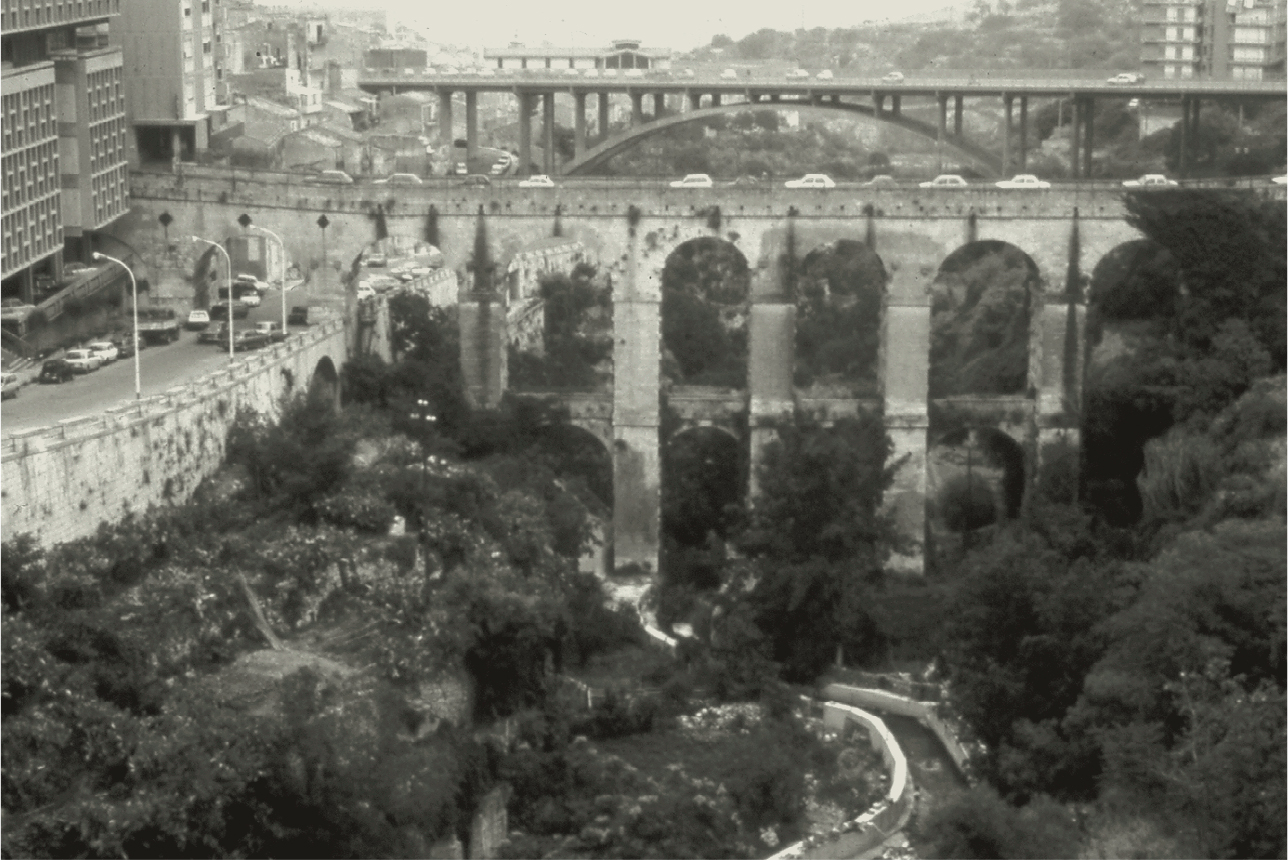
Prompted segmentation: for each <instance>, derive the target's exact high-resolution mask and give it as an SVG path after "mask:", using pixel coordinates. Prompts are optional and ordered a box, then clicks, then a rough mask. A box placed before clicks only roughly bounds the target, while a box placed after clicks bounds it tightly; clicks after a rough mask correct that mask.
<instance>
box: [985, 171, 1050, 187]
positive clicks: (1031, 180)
mask: <svg viewBox="0 0 1288 860" xmlns="http://www.w3.org/2000/svg"><path fill="white" fill-rule="evenodd" d="M994 184H995V185H997V187H998V188H1050V187H1051V183H1050V182H1044V181H1043V180H1041V179H1038V178H1037V177H1036V176H1034V175H1033V174H1032V173H1018V174H1016V175H1015V176H1014V177H1013V178H1011V179H1003V180H1002V181H1001V182H997V183H994Z"/></svg>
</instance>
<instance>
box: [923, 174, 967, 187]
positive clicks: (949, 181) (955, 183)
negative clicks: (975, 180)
mask: <svg viewBox="0 0 1288 860" xmlns="http://www.w3.org/2000/svg"><path fill="white" fill-rule="evenodd" d="M968 185H970V183H969V182H967V181H966V180H965V179H962V178H961V177H960V176H958V175H957V174H956V173H942V174H940V175H939V176H936V177H935V178H934V179H932V180H930V181H929V182H922V183H921V187H922V188H966V187H967V186H968Z"/></svg>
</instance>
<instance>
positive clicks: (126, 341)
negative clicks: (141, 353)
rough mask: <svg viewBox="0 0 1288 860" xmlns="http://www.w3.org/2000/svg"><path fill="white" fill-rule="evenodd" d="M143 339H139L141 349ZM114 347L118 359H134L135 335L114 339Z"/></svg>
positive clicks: (119, 336) (121, 335) (120, 336)
mask: <svg viewBox="0 0 1288 860" xmlns="http://www.w3.org/2000/svg"><path fill="white" fill-rule="evenodd" d="M144 342H145V341H144V340H143V338H139V349H142V348H143V344H144ZM112 346H114V347H116V357H117V358H134V335H133V334H120V335H117V336H116V337H114V338H112Z"/></svg>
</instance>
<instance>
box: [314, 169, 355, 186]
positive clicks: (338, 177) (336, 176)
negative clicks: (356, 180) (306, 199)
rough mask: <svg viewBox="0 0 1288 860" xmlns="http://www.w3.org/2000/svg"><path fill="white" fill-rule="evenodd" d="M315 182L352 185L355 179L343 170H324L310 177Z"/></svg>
mask: <svg viewBox="0 0 1288 860" xmlns="http://www.w3.org/2000/svg"><path fill="white" fill-rule="evenodd" d="M309 178H310V179H312V180H313V181H314V182H328V183H331V184H333V185H352V184H353V177H352V176H350V175H349V174H347V173H345V172H344V171H343V170H323V171H322V172H320V173H315V174H313V176H311V177H309Z"/></svg>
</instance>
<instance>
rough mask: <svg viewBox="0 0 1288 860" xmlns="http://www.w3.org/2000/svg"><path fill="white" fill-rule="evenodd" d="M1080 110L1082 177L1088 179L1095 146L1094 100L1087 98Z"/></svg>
mask: <svg viewBox="0 0 1288 860" xmlns="http://www.w3.org/2000/svg"><path fill="white" fill-rule="evenodd" d="M1082 109H1083V121H1082V176H1083V177H1084V178H1086V179H1090V178H1091V151H1092V148H1093V147H1094V146H1095V145H1096V100H1095V99H1093V98H1090V97H1088V98H1087V99H1086V101H1085V102H1083V108H1082Z"/></svg>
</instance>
